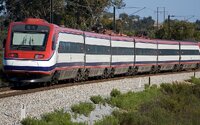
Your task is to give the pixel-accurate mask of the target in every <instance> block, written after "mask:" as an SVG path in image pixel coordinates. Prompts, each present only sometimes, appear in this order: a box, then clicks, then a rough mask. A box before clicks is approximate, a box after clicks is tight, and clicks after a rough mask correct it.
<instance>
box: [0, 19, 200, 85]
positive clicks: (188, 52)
mask: <svg viewBox="0 0 200 125" xmlns="http://www.w3.org/2000/svg"><path fill="white" fill-rule="evenodd" d="M3 46H4V56H3V71H4V72H5V74H6V75H7V76H8V78H9V80H10V81H14V82H15V81H17V82H23V83H38V82H39V83H41V82H52V83H57V82H58V81H60V80H67V79H73V80H74V81H82V80H87V79H88V78H90V77H101V78H109V77H114V76H116V75H120V74H127V75H135V74H137V73H144V72H147V73H157V72H161V71H181V70H188V69H198V68H199V67H200V54H199V43H198V42H192V41H176V40H160V39H145V38H139V37H122V36H111V35H105V34H99V33H94V32H86V31H81V30H77V29H71V28H65V27H60V26H57V25H55V24H52V23H48V22H47V21H45V20H43V19H38V18H27V19H25V20H24V21H21V22H12V23H10V25H9V28H8V35H7V38H6V40H5V41H4V43H3Z"/></svg>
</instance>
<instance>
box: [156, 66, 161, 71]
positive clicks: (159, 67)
mask: <svg viewBox="0 0 200 125" xmlns="http://www.w3.org/2000/svg"><path fill="white" fill-rule="evenodd" d="M160 69H161V66H160V65H159V66H158V67H157V70H156V73H159V72H160Z"/></svg>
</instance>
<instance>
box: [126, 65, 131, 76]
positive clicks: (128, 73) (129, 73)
mask: <svg viewBox="0 0 200 125" xmlns="http://www.w3.org/2000/svg"><path fill="white" fill-rule="evenodd" d="M132 74H133V68H132V67H129V68H128V72H127V73H126V75H128V76H130V75H132Z"/></svg>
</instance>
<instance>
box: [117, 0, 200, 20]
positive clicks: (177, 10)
mask: <svg viewBox="0 0 200 125" xmlns="http://www.w3.org/2000/svg"><path fill="white" fill-rule="evenodd" d="M124 2H125V3H126V7H139V8H132V9H130V8H125V9H118V10H116V13H117V15H118V14H119V13H122V12H126V13H128V14H132V13H134V12H136V11H138V10H139V9H142V8H143V7H146V8H145V9H143V10H141V11H139V12H138V13H136V14H135V15H139V16H140V17H146V16H152V17H153V18H154V19H156V12H155V11H156V8H157V7H159V11H163V10H164V9H163V7H165V10H166V18H167V15H169V14H170V15H175V16H176V17H172V18H173V19H179V20H185V19H189V21H192V22H193V21H196V20H197V19H199V20H200V0H124ZM193 16H194V17H193ZM163 18H164V15H163V13H159V22H162V21H163Z"/></svg>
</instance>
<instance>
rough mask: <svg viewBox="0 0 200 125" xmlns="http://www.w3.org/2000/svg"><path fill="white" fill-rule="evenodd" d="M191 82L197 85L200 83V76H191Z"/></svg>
mask: <svg viewBox="0 0 200 125" xmlns="http://www.w3.org/2000/svg"><path fill="white" fill-rule="evenodd" d="M191 82H192V83H194V84H196V85H200V79H199V78H195V77H191Z"/></svg>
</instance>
